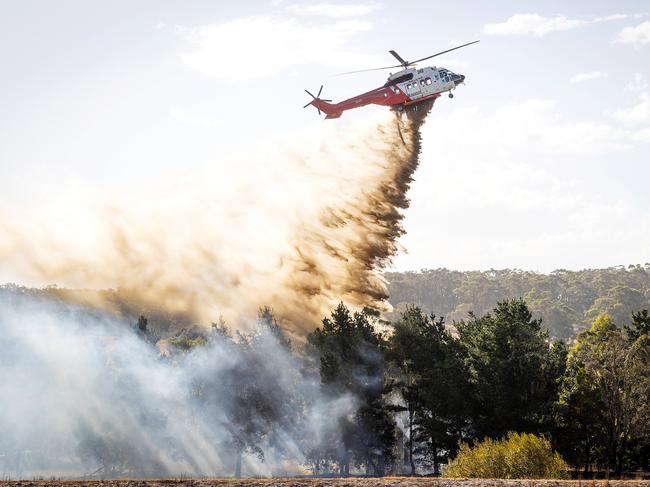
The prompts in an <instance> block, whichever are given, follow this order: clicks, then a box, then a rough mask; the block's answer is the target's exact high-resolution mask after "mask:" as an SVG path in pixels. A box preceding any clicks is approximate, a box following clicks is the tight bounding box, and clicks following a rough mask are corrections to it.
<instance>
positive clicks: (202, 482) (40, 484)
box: [0, 477, 650, 487]
mask: <svg viewBox="0 0 650 487" xmlns="http://www.w3.org/2000/svg"><path fill="white" fill-rule="evenodd" d="M54 486H65V487H226V486H227V487H374V486H380V487H424V486H432V487H534V486H541V487H583V486H584V487H619V486H620V487H650V480H609V481H607V480H595V481H594V480H503V479H481V480H477V479H467V480H465V479H432V478H423V477H419V478H407V477H384V478H346V479H339V478H327V479H324V478H319V479H314V478H273V479H239V480H236V479H196V480H195V479H191V480H190V479H146V480H32V481H30V480H21V481H11V480H5V481H0V487H54Z"/></svg>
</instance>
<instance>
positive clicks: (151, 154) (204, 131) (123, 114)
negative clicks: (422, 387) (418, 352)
mask: <svg viewBox="0 0 650 487" xmlns="http://www.w3.org/2000/svg"><path fill="white" fill-rule="evenodd" d="M648 11H650V3H648V2H647V1H619V2H605V1H576V2H570V3H569V2H560V1H544V2H541V1H540V2H533V1H517V2H513V1H510V2H505V1H492V2H480V3H479V2H467V1H455V2H425V1H411V2H388V1H376V2H362V1H359V2H356V1H354V2H349V3H346V2H318V1H314V2H292V1H290V0H287V1H275V2H269V1H256V2H254V1H251V2H225V1H224V2H221V1H214V0H204V1H180V0H178V1H158V0H156V1H153V0H149V1H147V0H140V1H137V2H133V1H111V2H100V1H89V0H78V1H69V0H68V1H66V0H60V1H57V2H50V1H29V0H20V1H18V0H15V1H10V0H0V66H1V69H2V76H0V194H1V195H2V196H1V198H2V199H6V200H7V201H47V199H48V198H50V197H52V196H53V192H57V191H70V188H77V187H80V186H83V187H85V188H90V189H92V188H98V189H101V190H103V191H116V192H119V191H122V190H123V189H124V188H125V186H130V187H137V186H138V185H142V184H147V182H149V181H151V179H152V178H157V177H158V176H159V175H160V176H162V175H168V174H183V173H185V172H188V171H192V170H193V169H194V168H199V167H202V166H204V165H209V164H210V162H211V161H214V160H215V159H224V158H228V157H229V156H228V154H232V153H237V152H238V151H241V147H242V146H245V147H247V148H250V147H251V146H255V145H258V144H261V143H262V142H263V141H267V140H269V139H272V138H273V137H280V136H281V137H283V138H285V139H286V138H287V137H290V136H291V134H292V133H296V134H298V133H300V134H304V133H305V131H310V130H313V131H318V130H320V129H321V128H322V127H323V124H324V123H336V124H349V123H352V122H355V121H358V120H360V119H362V118H363V117H368V116H371V115H372V114H373V113H375V112H376V111H377V110H385V109H384V108H380V107H369V108H365V109H361V110H358V111H356V112H355V113H346V114H345V115H344V117H343V118H341V119H340V120H336V121H327V122H323V121H321V120H320V119H319V118H318V117H317V115H316V113H315V110H312V109H311V107H310V109H308V110H303V109H302V108H301V106H302V105H303V104H304V103H306V101H307V97H306V95H305V93H304V92H303V91H302V90H303V89H304V88H308V89H310V90H317V89H318V86H319V85H320V84H321V83H324V84H325V90H324V94H325V95H327V97H328V98H333V99H334V100H335V101H337V100H339V99H341V98H346V97H349V96H352V95H354V94H357V93H358V92H360V91H362V90H367V89H370V88H373V87H375V86H378V85H380V84H382V83H383V81H384V78H385V76H384V73H381V72H379V73H377V72H375V73H365V74H362V75H357V76H348V77H332V76H331V75H332V74H334V73H337V72H340V71H346V70H350V69H361V68H366V67H373V66H374V65H375V64H376V63H379V64H378V65H382V64H386V63H392V58H391V57H390V56H389V55H388V54H387V51H388V49H395V50H397V51H398V52H399V53H400V54H402V56H403V57H405V58H407V59H408V58H414V57H422V56H425V55H427V54H429V53H432V52H435V51H439V50H443V49H445V48H448V47H450V46H452V45H454V44H460V43H464V42H468V41H471V40H474V39H481V43H480V44H478V45H475V46H470V47H468V48H466V49H463V50H460V51H457V52H454V53H451V54H449V55H448V56H443V57H440V58H438V59H436V64H437V65H439V66H445V67H448V68H450V69H452V70H453V71H455V72H459V73H462V74H465V75H466V77H467V80H466V85H465V86H462V87H460V88H459V89H458V90H457V91H456V97H455V98H454V99H453V100H449V99H448V98H446V97H445V98H441V99H440V100H439V101H438V102H437V103H436V106H435V108H434V110H433V112H432V114H431V116H430V118H429V120H428V122H427V125H426V126H425V128H424V135H423V137H424V150H423V154H422V158H421V167H420V169H419V170H418V172H417V173H416V176H415V177H416V182H415V183H414V186H413V190H412V192H411V199H412V207H411V209H410V210H409V211H408V212H407V218H406V229H407V232H408V233H407V235H406V236H405V237H404V238H403V240H402V243H403V245H404V246H405V248H407V249H408V253H403V254H401V255H400V256H399V257H398V258H397V259H396V262H395V266H396V268H397V269H399V270H407V269H420V268H427V267H428V268H432V267H442V266H445V267H449V268H453V269H488V268H493V267H494V268H501V267H519V268H524V269H533V270H541V271H550V270H553V269H555V268H570V269H577V268H583V267H602V266H609V265H616V264H628V263H644V262H647V261H650V256H649V255H648V254H649V252H648V249H650V228H649V226H648V215H649V214H650V196H649V193H648V189H649V188H648V183H649V181H650V167H649V165H648V161H649V157H648V154H649V150H650V88H648V82H650V15H648V14H647V12H648ZM221 184H227V176H226V177H224V182H222V183H221Z"/></svg>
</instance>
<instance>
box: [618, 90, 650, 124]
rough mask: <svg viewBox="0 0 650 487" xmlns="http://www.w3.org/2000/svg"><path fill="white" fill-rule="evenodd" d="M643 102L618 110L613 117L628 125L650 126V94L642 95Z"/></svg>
mask: <svg viewBox="0 0 650 487" xmlns="http://www.w3.org/2000/svg"><path fill="white" fill-rule="evenodd" d="M640 98H641V101H639V103H638V104H637V105H634V106H633V107H630V108H623V109H621V110H616V111H615V112H614V114H613V117H614V118H615V119H616V120H618V121H619V122H622V123H626V124H644V123H648V124H650V94H648V93H641V96H640Z"/></svg>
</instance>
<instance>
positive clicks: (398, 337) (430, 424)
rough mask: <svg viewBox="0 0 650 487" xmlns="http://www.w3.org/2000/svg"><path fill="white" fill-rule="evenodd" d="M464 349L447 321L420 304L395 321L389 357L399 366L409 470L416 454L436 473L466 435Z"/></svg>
mask: <svg viewBox="0 0 650 487" xmlns="http://www.w3.org/2000/svg"><path fill="white" fill-rule="evenodd" d="M461 352H462V349H461V347H460V346H459V343H458V342H457V341H456V340H455V339H454V338H453V337H452V335H451V334H450V333H449V332H448V331H447V330H446V328H445V326H444V320H443V319H442V318H438V319H436V317H435V316H434V315H430V316H427V315H426V314H424V313H423V312H422V310H421V309H420V308H417V307H408V308H407V309H406V311H404V313H402V315H401V317H400V319H399V320H397V321H396V322H395V323H394V324H393V333H392V335H391V337H390V347H389V352H388V357H390V358H391V360H392V361H393V362H394V363H395V364H396V365H397V367H398V368H399V370H400V374H399V375H398V377H399V382H398V385H399V390H400V392H401V396H402V399H403V404H404V408H403V409H404V411H406V413H407V415H408V416H407V425H408V439H407V448H408V457H409V463H410V468H411V474H414V473H415V464H416V460H415V459H416V458H417V463H422V464H424V465H426V466H428V467H429V466H430V467H433V470H434V473H435V474H438V473H439V471H440V463H441V462H443V461H445V460H446V459H447V458H448V456H449V455H450V454H452V455H453V454H454V453H455V451H456V450H457V448H458V444H459V441H460V440H461V439H462V437H463V434H464V431H465V427H466V424H467V421H466V414H465V411H466V408H465V405H466V404H467V390H468V387H467V380H466V377H467V374H466V369H465V367H464V364H463V360H462V356H461Z"/></svg>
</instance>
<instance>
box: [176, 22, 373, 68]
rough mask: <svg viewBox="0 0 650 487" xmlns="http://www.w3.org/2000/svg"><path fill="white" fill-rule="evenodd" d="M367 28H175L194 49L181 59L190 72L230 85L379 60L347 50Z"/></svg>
mask: <svg viewBox="0 0 650 487" xmlns="http://www.w3.org/2000/svg"><path fill="white" fill-rule="evenodd" d="M371 27H372V24H371V23H370V22H367V21H362V20H355V19H347V20H339V21H335V22H330V23H311V22H304V21H302V20H299V19H296V18H289V17H281V16H257V17H244V18H238V19H234V20H230V21H227V22H223V23H215V24H209V25H204V26H199V27H192V28H188V27H179V32H180V33H181V34H182V35H184V36H185V37H186V38H187V40H188V41H189V42H190V43H191V45H192V49H190V50H187V51H185V52H183V53H181V54H180V57H181V60H182V62H183V63H184V64H185V65H186V66H188V67H190V68H192V69H196V70H197V71H199V72H201V73H203V74H205V75H207V76H212V77H215V78H220V79H225V80H229V81H239V80H246V79H259V78H265V77H269V76H273V75H276V74H279V73H282V72H285V71H286V70H287V68H289V67H290V66H296V65H301V64H319V65H322V66H327V67H332V68H339V69H347V68H354V67H358V66H360V65H373V64H376V63H378V62H379V60H378V59H377V58H376V57H375V56H370V55H364V54H361V53H358V52H355V51H354V50H352V49H351V48H350V44H351V43H350V39H352V38H353V37H354V36H356V35H358V34H360V33H362V32H366V31H368V30H370V29H371Z"/></svg>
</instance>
